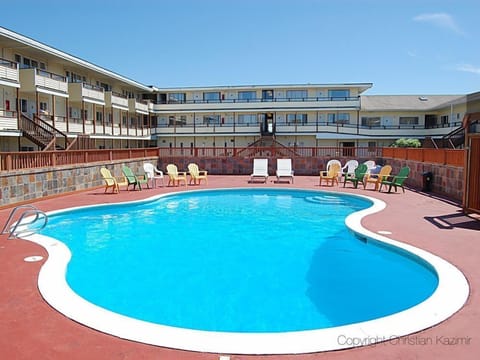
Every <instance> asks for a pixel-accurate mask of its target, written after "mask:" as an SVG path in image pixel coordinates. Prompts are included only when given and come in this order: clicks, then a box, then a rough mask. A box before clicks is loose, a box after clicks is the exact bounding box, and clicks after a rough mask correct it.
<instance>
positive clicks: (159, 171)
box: [153, 169, 163, 176]
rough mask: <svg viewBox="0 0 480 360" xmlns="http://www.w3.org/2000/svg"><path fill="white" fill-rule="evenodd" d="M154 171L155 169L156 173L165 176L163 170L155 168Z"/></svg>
mask: <svg viewBox="0 0 480 360" xmlns="http://www.w3.org/2000/svg"><path fill="white" fill-rule="evenodd" d="M153 171H155V173H157V174H158V175H161V176H163V171H162V170H158V169H154V170H153Z"/></svg>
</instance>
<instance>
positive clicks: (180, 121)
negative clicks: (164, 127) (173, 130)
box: [168, 115, 187, 126]
mask: <svg viewBox="0 0 480 360" xmlns="http://www.w3.org/2000/svg"><path fill="white" fill-rule="evenodd" d="M186 124H187V115H180V116H175V115H171V116H169V117H168V125H171V126H183V125H186Z"/></svg>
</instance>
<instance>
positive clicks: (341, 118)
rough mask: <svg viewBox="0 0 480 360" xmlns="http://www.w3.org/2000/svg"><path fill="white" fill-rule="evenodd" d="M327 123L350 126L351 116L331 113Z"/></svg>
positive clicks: (328, 115)
mask: <svg viewBox="0 0 480 360" xmlns="http://www.w3.org/2000/svg"><path fill="white" fill-rule="evenodd" d="M327 122H328V123H329V124H335V123H338V124H349V123H350V114H349V113H338V114H335V113H329V114H327Z"/></svg>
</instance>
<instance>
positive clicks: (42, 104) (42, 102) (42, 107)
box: [40, 101, 47, 112]
mask: <svg viewBox="0 0 480 360" xmlns="http://www.w3.org/2000/svg"><path fill="white" fill-rule="evenodd" d="M40 111H44V112H46V111H47V103H46V102H44V101H40Z"/></svg>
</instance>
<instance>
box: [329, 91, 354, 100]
mask: <svg viewBox="0 0 480 360" xmlns="http://www.w3.org/2000/svg"><path fill="white" fill-rule="evenodd" d="M328 97H329V98H331V99H332V100H346V98H348V97H350V90H349V89H333V90H328Z"/></svg>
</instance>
